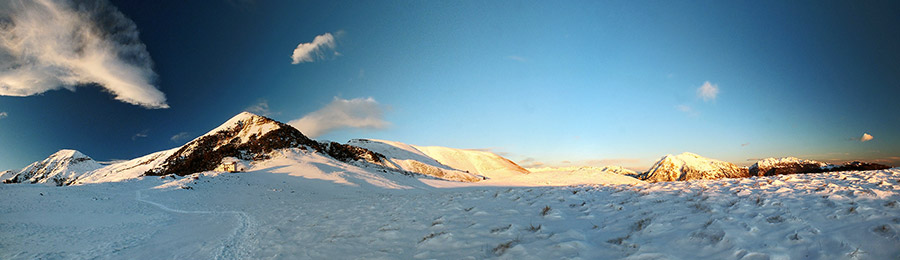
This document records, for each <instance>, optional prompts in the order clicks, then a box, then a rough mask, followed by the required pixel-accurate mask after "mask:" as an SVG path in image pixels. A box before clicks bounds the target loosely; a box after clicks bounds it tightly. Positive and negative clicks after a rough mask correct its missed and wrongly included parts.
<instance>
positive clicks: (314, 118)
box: [288, 97, 390, 138]
mask: <svg viewBox="0 0 900 260" xmlns="http://www.w3.org/2000/svg"><path fill="white" fill-rule="evenodd" d="M384 110H385V108H384V107H383V106H382V105H380V104H378V102H376V101H375V99H373V98H371V97H369V98H354V99H350V100H347V99H342V98H338V97H335V98H334V100H332V101H331V103H329V104H328V105H326V106H325V107H323V108H322V109H319V110H317V111H314V112H312V113H309V114H306V115H305V116H303V117H302V118H300V119H296V120H291V121H290V122H288V124H290V125H291V126H294V127H295V128H297V130H300V132H302V133H303V134H304V135H306V136H309V137H310V138H315V137H317V136H321V135H323V134H325V133H328V132H330V131H332V130H335V129H341V128H364V129H382V128H385V127H387V126H389V125H390V123H389V122H387V121H385V120H384V118H383V117H384Z"/></svg>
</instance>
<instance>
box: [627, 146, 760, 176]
mask: <svg viewBox="0 0 900 260" xmlns="http://www.w3.org/2000/svg"><path fill="white" fill-rule="evenodd" d="M748 176H749V173H748V170H747V168H743V167H738V166H737V165H734V164H733V163H729V162H723V161H719V160H714V159H709V158H705V157H703V156H700V155H697V154H693V153H687V152H686V153H682V154H679V155H671V154H669V155H666V156H664V157H663V158H662V159H660V160H659V161H658V162H656V164H653V167H650V170H649V171H648V172H646V173H644V174H642V175H641V176H640V179H642V180H645V181H649V182H662V181H688V180H711V179H719V178H741V177H748Z"/></svg>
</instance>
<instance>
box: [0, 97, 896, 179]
mask: <svg viewBox="0 0 900 260" xmlns="http://www.w3.org/2000/svg"><path fill="white" fill-rule="evenodd" d="M285 149H288V150H295V151H296V152H300V153H314V154H318V155H321V156H322V157H326V158H330V159H331V160H334V161H335V162H334V163H345V164H354V165H364V166H366V167H371V168H374V169H379V170H380V171H382V172H385V173H387V172H392V173H400V174H404V175H412V176H428V177H429V178H437V179H443V180H450V181H460V182H480V181H483V180H489V179H495V178H501V179H502V178H510V177H516V176H521V175H526V174H529V173H531V172H535V173H538V172H540V173H544V172H568V173H574V174H577V173H579V172H582V173H585V174H596V173H604V174H616V175H624V176H631V177H635V178H638V179H641V180H644V181H648V182H662V181H687V180H706V179H719V178H744V177H751V176H771V175H780V174H795V173H816V172H827V171H846V170H874V169H886V168H890V167H889V166H886V165H880V164H874V163H863V162H853V163H847V164H844V165H830V164H826V163H822V162H817V161H811V160H803V159H798V158H794V157H785V158H778V159H776V158H767V159H763V160H760V161H759V162H757V163H756V164H754V165H753V166H750V167H738V166H736V165H734V164H732V163H728V162H724V161H719V160H714V159H709V158H705V157H702V156H700V155H697V154H693V153H682V154H679V155H666V156H664V157H663V158H661V159H660V160H659V161H658V162H656V163H655V164H654V165H653V167H651V168H650V170H649V171H647V172H644V173H637V172H634V171H631V170H628V169H624V168H622V167H618V166H606V167H567V168H536V169H530V170H529V169H525V168H522V167H521V166H519V165H517V164H516V163H514V162H513V161H511V160H509V159H506V158H503V157H502V156H499V155H497V154H494V153H491V152H486V151H478V150H465V149H454V148H447V147H439V146H416V145H409V144H405V143H400V142H394V141H386V140H371V139H353V140H350V141H349V142H348V143H346V144H341V143H337V142H320V141H315V140H312V139H310V138H308V137H306V136H305V135H303V133H301V132H300V131H299V130H297V129H296V128H294V127H292V126H290V125H287V124H284V123H281V122H278V121H275V120H272V119H270V118H267V117H264V116H259V115H255V114H252V113H249V112H243V113H240V114H238V115H236V116H234V117H232V118H231V119H229V120H228V121H226V122H225V123H223V124H222V125H220V126H219V127H216V128H214V129H213V130H211V131H209V132H208V133H206V134H204V135H202V136H200V137H197V138H196V139H194V140H191V141H190V142H188V143H186V144H184V145H182V146H180V147H176V148H172V149H169V150H165V151H159V152H155V153H151V154H148V155H145V156H142V157H139V158H135V159H132V160H127V161H119V162H115V163H109V164H101V163H99V162H97V161H94V160H93V159H91V158H90V157H88V156H87V155H84V154H82V153H81V152H79V151H76V150H70V149H64V150H60V151H58V152H56V153H54V154H52V155H50V157H48V158H47V159H44V160H42V161H39V162H34V163H32V164H30V165H28V166H27V167H25V168H23V169H21V170H19V171H4V172H0V180H2V182H3V183H45V184H52V185H58V186H64V185H70V184H84V183H98V182H116V181H123V180H128V179H134V178H139V177H143V176H163V175H177V176H184V175H189V174H193V173H198V172H205V171H213V170H216V169H217V168H218V169H220V170H221V169H224V168H222V167H221V166H222V165H223V164H225V163H229V162H236V161H240V162H247V163H250V164H252V163H254V162H259V161H265V160H268V159H271V158H272V156H273V154H280V155H284V154H285V153H277V151H282V150H285ZM288 154H290V153H288ZM551 175H552V174H551ZM542 176H543V175H542Z"/></svg>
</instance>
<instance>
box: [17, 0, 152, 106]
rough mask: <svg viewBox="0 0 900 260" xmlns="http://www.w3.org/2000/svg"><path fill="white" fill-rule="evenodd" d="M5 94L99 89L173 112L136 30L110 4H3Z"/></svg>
mask: <svg viewBox="0 0 900 260" xmlns="http://www.w3.org/2000/svg"><path fill="white" fill-rule="evenodd" d="M0 10H2V11H0V57H2V58H0V95H2V96H31V95H36V94H40V93H44V92H47V91H50V90H57V89H62V88H65V89H68V90H71V91H74V90H75V88H76V87H77V86H84V85H89V84H96V85H99V86H100V87H103V88H104V89H105V90H106V91H108V92H109V93H111V94H112V95H113V96H115V99H116V100H119V101H122V102H126V103H130V104H134V105H139V106H143V107H146V108H168V107H169V105H168V104H166V97H165V94H163V92H161V91H159V90H158V89H157V88H156V87H155V86H154V84H153V82H154V80H155V79H156V73H155V72H153V69H152V67H153V61H152V60H151V59H150V54H149V53H147V48H146V47H145V46H144V44H143V43H142V42H141V40H140V39H139V38H138V30H137V26H135V24H134V22H132V21H131V20H130V19H128V18H127V17H125V15H123V14H122V13H121V12H119V10H118V9H116V8H115V7H114V6H112V5H110V4H108V3H106V2H105V1H81V2H79V3H77V4H76V3H73V2H70V1H66V0H62V1H51V0H37V1H22V0H8V1H0Z"/></svg>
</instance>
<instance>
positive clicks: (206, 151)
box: [145, 112, 384, 175]
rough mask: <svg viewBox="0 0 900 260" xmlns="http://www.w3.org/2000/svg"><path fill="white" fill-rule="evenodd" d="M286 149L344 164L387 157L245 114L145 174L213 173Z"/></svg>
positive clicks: (191, 142)
mask: <svg viewBox="0 0 900 260" xmlns="http://www.w3.org/2000/svg"><path fill="white" fill-rule="evenodd" d="M283 148H300V149H312V150H315V151H317V152H321V153H325V154H328V155H329V156H331V157H332V158H335V159H338V160H341V161H344V162H350V161H356V160H363V161H367V162H370V163H375V164H381V161H382V159H383V158H384V156H382V155H380V154H377V153H374V152H371V151H368V150H366V149H362V148H358V147H353V146H350V145H344V144H339V143H334V142H331V143H319V142H316V141H313V140H311V139H309V138H307V137H306V136H305V135H303V134H302V133H300V131H299V130H297V129H295V128H293V127H291V126H289V125H287V124H284V123H281V122H278V121H275V120H272V119H270V118H267V117H263V116H258V115H254V114H252V113H249V112H243V113H240V114H238V115H236V116H234V117H233V118H231V119H230V120H228V121H226V122H225V123H224V124H222V125H221V126H219V127H217V128H215V129H213V130H212V131H210V132H209V133H207V134H205V135H203V136H201V137H198V138H197V139H194V140H192V141H190V142H188V143H187V144H185V145H184V146H182V147H180V148H179V149H178V150H176V151H175V152H174V153H172V154H171V155H168V157H167V158H166V159H165V161H164V162H163V163H162V164H161V165H160V167H157V168H154V169H150V170H148V171H146V172H145V175H166V174H176V175H187V174H191V173H195V172H202V171H209V170H213V169H215V168H216V166H217V165H218V164H219V162H221V161H222V158H225V157H235V158H238V159H242V160H264V159H268V158H269V157H268V154H269V153H270V152H272V151H273V150H276V149H283Z"/></svg>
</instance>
